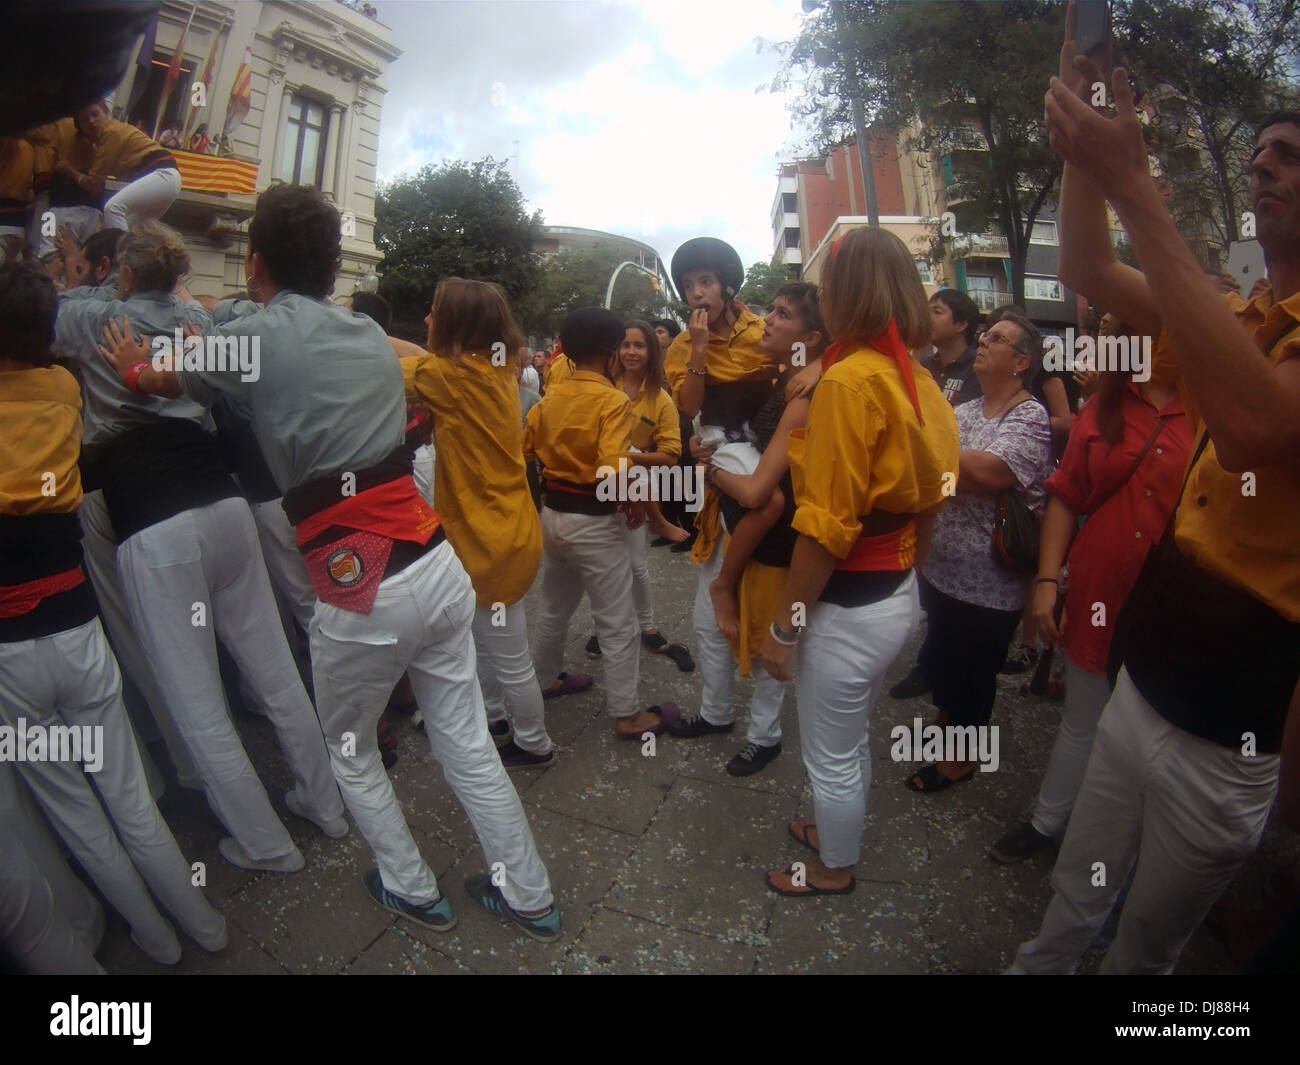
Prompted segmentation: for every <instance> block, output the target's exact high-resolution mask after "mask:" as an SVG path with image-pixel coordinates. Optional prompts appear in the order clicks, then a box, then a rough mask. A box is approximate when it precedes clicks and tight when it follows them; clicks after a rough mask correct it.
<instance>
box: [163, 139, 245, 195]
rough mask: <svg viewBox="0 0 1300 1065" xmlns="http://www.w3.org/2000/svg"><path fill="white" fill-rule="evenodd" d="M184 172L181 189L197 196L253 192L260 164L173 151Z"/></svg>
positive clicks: (177, 164)
mask: <svg viewBox="0 0 1300 1065" xmlns="http://www.w3.org/2000/svg"><path fill="white" fill-rule="evenodd" d="M171 153H172V155H173V156H174V157H175V159H176V169H177V170H179V171H180V172H181V188H183V189H193V190H194V191H195V192H252V191H253V190H254V189H255V188H256V187H257V163H256V162H246V161H244V160H243V159H230V158H222V157H221V156H216V155H200V154H199V153H197V152H183V151H177V150H176V149H175V148H173V149H172V150H171Z"/></svg>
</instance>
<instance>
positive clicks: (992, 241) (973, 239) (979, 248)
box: [952, 233, 1011, 256]
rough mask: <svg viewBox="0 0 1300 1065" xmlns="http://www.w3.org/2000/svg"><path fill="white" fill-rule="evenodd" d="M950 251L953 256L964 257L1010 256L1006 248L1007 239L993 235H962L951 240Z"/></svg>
mask: <svg viewBox="0 0 1300 1065" xmlns="http://www.w3.org/2000/svg"><path fill="white" fill-rule="evenodd" d="M952 249H953V252H954V254H957V255H964V256H973V255H993V256H1004V255H1010V254H1011V253H1010V251H1009V250H1008V247H1007V238H1006V237H1000V236H998V235H996V234H994V233H963V234H962V235H961V236H959V237H954V238H953V242H952Z"/></svg>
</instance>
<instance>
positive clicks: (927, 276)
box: [916, 259, 934, 285]
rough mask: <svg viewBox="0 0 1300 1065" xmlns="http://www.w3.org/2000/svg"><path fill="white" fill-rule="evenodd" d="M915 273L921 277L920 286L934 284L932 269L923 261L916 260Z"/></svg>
mask: <svg viewBox="0 0 1300 1065" xmlns="http://www.w3.org/2000/svg"><path fill="white" fill-rule="evenodd" d="M916 272H917V273H918V274H920V275H921V284H923V285H933V284H934V267H933V266H931V265H930V263H929V262H927V261H926V260H925V259H917V260H916Z"/></svg>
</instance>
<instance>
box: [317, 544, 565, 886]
mask: <svg viewBox="0 0 1300 1065" xmlns="http://www.w3.org/2000/svg"><path fill="white" fill-rule="evenodd" d="M473 618H474V592H473V589H472V588H471V587H470V582H469V576H468V575H467V574H466V573H465V568H464V567H463V566H462V565H461V564H460V560H459V559H458V558H457V557H456V553H455V552H454V551H453V550H452V548H451V544H449V543H447V542H446V541H444V542H443V543H441V544H439V545H438V546H437V547H435V548H434V549H433V550H432V551H430V552H429V553H428V554H426V555H424V556H422V557H421V558H418V559H416V561H414V562H413V563H411V565H409V566H407V567H406V568H405V569H404V570H402V571H401V572H400V573H395V574H393V576H391V577H388V578H387V579H386V580H384V581H383V583H381V584H380V586H379V591H378V594H377V595H376V597H375V602H374V606H373V607H372V608H371V610H370V613H369V614H357V613H353V612H351V611H348V610H344V609H342V608H341V607H336V606H330V605H329V604H328V603H323V602H319V601H318V602H317V604H316V616H315V618H314V619H313V620H312V628H311V660H312V673H313V676H314V677H315V681H316V705H317V707H318V709H319V711H320V717H321V723H322V724H323V725H324V727H325V742H326V743H327V744H328V746H329V752H330V759H331V761H332V763H333V766H334V774H335V776H336V777H337V779H338V782H339V788H340V790H341V791H342V792H343V799H344V801H345V802H346V803H347V807H348V810H349V811H350V812H351V814H352V817H353V819H354V820H355V821H356V823H357V827H358V828H359V829H360V830H361V834H362V835H363V836H364V837H365V839H366V842H367V843H368V844H369V845H370V849H371V850H372V851H373V852H374V854H375V857H376V859H377V860H378V864H379V873H380V876H381V877H382V878H383V882H384V886H385V887H387V888H388V890H390V891H392V892H393V893H394V894H397V895H400V896H402V897H403V898H405V899H406V900H407V901H409V902H412V903H415V904H416V905H420V904H424V903H429V902H432V901H433V900H435V899H436V898H438V884H437V881H436V880H435V879H434V875H433V870H432V869H430V868H429V866H428V863H427V862H425V860H424V859H423V858H422V857H421V856H420V851H419V848H418V847H417V846H416V845H415V840H414V838H413V837H412V836H411V830H410V828H409V827H408V826H407V824H406V820H405V819H404V818H403V816H402V808H401V806H399V805H398V802H397V796H396V795H395V794H394V792H393V786H392V784H391V783H390V782H389V779H388V774H387V773H386V772H385V771H384V764H383V761H382V759H381V758H380V755H379V745H378V743H377V741H376V739H375V726H376V723H377V722H378V720H379V715H380V714H381V713H383V710H384V707H385V706H386V705H387V703H388V696H389V694H390V693H391V692H392V690H393V685H394V684H396V683H397V679H398V678H399V677H400V676H401V675H402V673H403V672H405V673H407V674H408V676H409V677H410V680H411V689H412V691H414V693H415V701H416V703H417V704H418V705H419V708H420V714H421V716H422V717H423V719H424V726H425V731H426V732H427V734H428V736H429V747H430V748H431V749H432V751H433V754H434V756H435V757H436V758H437V759H438V761H439V762H441V763H442V769H443V774H444V775H445V776H446V778H447V783H448V784H450V785H451V787H452V790H454V791H455V793H456V797H457V798H458V799H459V800H460V803H461V805H462V806H463V807H464V808H465V812H466V813H467V814H468V815H469V819H470V823H471V824H472V825H473V826H474V831H475V833H476V834H477V835H478V839H479V843H480V844H481V845H482V847H483V855H484V857H485V858H486V859H487V862H488V864H489V867H490V866H492V865H493V864H494V863H496V862H501V863H502V864H503V865H504V874H505V883H504V884H503V885H502V886H501V892H502V894H503V895H504V896H505V898H506V901H507V902H509V903H510V905H511V906H513V907H514V908H515V909H517V910H540V909H544V908H545V907H547V906H549V905H550V904H551V902H552V901H553V896H552V894H551V884H550V879H549V878H548V877H547V875H546V868H545V866H543V865H542V859H541V857H540V855H539V854H538V853H537V845H536V843H535V842H534V841H533V834H532V831H531V829H530V828H529V827H528V819H527V818H526V817H525V816H524V808H523V805H522V804H521V803H520V802H519V795H518V793H517V792H516V791H515V789H514V786H513V785H512V784H511V783H510V779H509V777H508V776H507V774H506V769H505V766H504V765H503V764H502V763H501V757H500V755H498V754H497V749H496V744H495V743H493V741H492V737H491V736H490V735H489V734H488V728H487V717H486V714H485V712H484V708H483V696H482V694H481V693H480V692H479V686H478V681H477V679H476V677H475V655H474V640H473V636H472V635H471V631H470V630H471V623H472V621H473Z"/></svg>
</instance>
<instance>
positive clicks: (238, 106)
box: [222, 46, 253, 137]
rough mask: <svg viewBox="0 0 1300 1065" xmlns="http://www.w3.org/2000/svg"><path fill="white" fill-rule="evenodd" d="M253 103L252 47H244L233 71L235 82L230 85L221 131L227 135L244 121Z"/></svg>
mask: <svg viewBox="0 0 1300 1065" xmlns="http://www.w3.org/2000/svg"><path fill="white" fill-rule="evenodd" d="M252 105H253V49H252V48H250V47H248V46H245V47H244V58H243V61H242V62H241V63H240V64H239V69H238V70H237V71H235V83H234V84H233V85H232V86H231V87H230V103H229V104H228V105H227V106H226V127H225V129H224V130H223V131H222V132H223V133H224V134H225V135H226V136H227V137H229V136H230V135H231V134H232V133H234V132H235V130H236V129H237V128H238V127H239V124H240V123H241V122H243V121H244V117H245V116H246V115H247V114H248V109H249V108H250V107H251V106H252Z"/></svg>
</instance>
